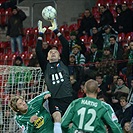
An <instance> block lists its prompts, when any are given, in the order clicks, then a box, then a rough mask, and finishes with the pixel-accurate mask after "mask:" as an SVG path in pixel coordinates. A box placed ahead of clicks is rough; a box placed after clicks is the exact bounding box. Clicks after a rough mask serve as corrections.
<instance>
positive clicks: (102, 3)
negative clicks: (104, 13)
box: [96, 0, 105, 6]
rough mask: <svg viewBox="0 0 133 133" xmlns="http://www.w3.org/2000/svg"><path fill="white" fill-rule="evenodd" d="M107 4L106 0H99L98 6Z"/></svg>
mask: <svg viewBox="0 0 133 133" xmlns="http://www.w3.org/2000/svg"><path fill="white" fill-rule="evenodd" d="M101 5H105V0H97V2H96V6H101Z"/></svg>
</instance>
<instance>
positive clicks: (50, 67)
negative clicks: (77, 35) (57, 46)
mask: <svg viewBox="0 0 133 133" xmlns="http://www.w3.org/2000/svg"><path fill="white" fill-rule="evenodd" d="M59 39H60V41H61V43H62V47H63V48H62V56H61V60H59V61H58V62H54V63H49V62H48V61H47V60H46V57H47V55H46V54H47V53H43V51H42V40H38V42H37V46H36V53H37V57H38V61H39V64H40V67H41V69H42V71H43V73H44V77H45V82H46V85H47V88H48V90H49V91H50V92H51V96H52V98H64V97H71V96H72V85H71V82H70V75H69V71H68V63H69V43H68V41H67V40H66V39H65V38H64V37H63V36H62V35H61V36H59Z"/></svg>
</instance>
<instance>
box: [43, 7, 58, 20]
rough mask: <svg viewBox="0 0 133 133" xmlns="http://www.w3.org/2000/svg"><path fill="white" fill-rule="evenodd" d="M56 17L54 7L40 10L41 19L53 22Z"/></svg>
mask: <svg viewBox="0 0 133 133" xmlns="http://www.w3.org/2000/svg"><path fill="white" fill-rule="evenodd" d="M56 16H57V11H56V9H55V8H54V7H52V6H47V7H45V8H43V10H42V17H43V18H44V19H45V20H47V21H50V20H53V19H54V18H56Z"/></svg>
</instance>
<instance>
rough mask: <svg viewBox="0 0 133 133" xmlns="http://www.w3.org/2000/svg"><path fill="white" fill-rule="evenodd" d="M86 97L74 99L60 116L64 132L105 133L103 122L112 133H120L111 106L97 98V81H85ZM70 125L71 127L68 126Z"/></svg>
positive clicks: (120, 129) (119, 127)
mask: <svg viewBox="0 0 133 133" xmlns="http://www.w3.org/2000/svg"><path fill="white" fill-rule="evenodd" d="M85 92H86V97H84V98H80V99H77V100H74V101H73V102H72V103H71V104H70V105H69V107H68V108H67V110H66V112H65V114H64V115H63V117H62V121H61V125H62V129H63V130H64V132H65V133H106V129H105V124H107V125H109V126H110V127H111V129H112V132H113V133H122V128H121V126H120V124H119V123H118V119H117V117H116V115H115V113H114V111H113V109H112V107H111V106H110V105H109V104H107V103H105V102H103V101H100V100H98V99H96V97H97V93H98V83H97V81H95V80H92V79H91V80H88V81H87V82H86V83H85ZM70 125H71V127H70Z"/></svg>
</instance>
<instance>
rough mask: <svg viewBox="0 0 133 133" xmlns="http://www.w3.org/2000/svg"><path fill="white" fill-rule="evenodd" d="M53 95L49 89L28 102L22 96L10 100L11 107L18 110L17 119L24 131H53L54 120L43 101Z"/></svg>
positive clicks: (23, 132) (35, 132) (28, 132)
mask: <svg viewBox="0 0 133 133" xmlns="http://www.w3.org/2000/svg"><path fill="white" fill-rule="evenodd" d="M48 97H51V94H50V93H49V91H46V92H43V93H41V94H40V95H38V96H37V97H35V98H34V99H32V100H31V101H29V102H28V103H26V102H25V101H24V99H23V97H21V96H15V97H13V98H12V99H11V101H10V107H11V109H12V110H13V111H15V112H17V114H16V116H15V120H16V122H17V124H18V125H19V127H20V128H21V129H22V133H45V132H48V133H53V122H52V119H51V116H50V114H49V113H48V111H47V110H46V109H45V108H44V106H43V103H44V102H45V100H46V99H47V98H48Z"/></svg>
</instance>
